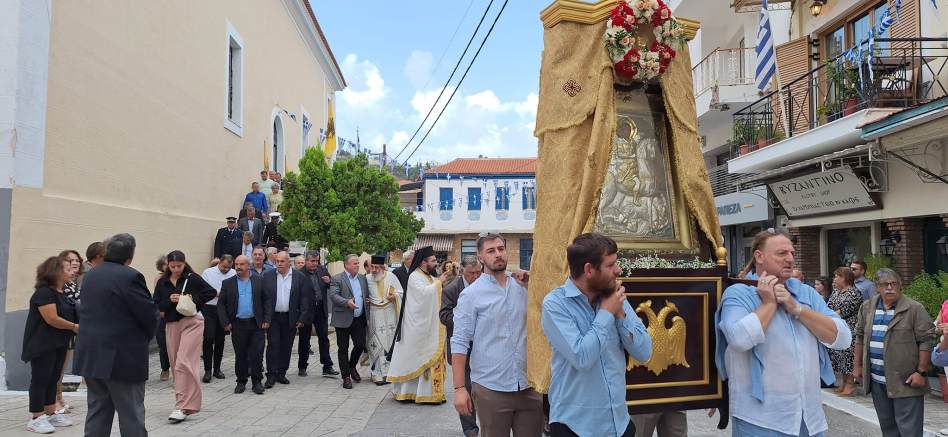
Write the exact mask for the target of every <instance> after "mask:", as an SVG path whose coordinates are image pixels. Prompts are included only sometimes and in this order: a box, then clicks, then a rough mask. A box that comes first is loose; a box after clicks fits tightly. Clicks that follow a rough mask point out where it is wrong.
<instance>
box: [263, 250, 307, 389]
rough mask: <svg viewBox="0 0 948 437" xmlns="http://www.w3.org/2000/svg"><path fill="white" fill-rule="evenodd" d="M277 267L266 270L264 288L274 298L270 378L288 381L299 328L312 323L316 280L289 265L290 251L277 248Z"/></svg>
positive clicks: (269, 343)
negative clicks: (287, 372)
mask: <svg viewBox="0 0 948 437" xmlns="http://www.w3.org/2000/svg"><path fill="white" fill-rule="evenodd" d="M275 259H276V269H273V270H266V271H264V273H263V291H264V293H267V294H268V295H269V296H270V297H271V298H272V302H274V309H273V320H272V322H271V324H270V329H268V330H267V382H266V383H265V384H264V387H266V388H273V385H274V382H279V383H280V384H289V383H290V380H288V379H286V371H287V370H289V368H290V356H291V355H292V353H293V340H294V337H295V336H296V331H297V330H298V329H299V328H301V327H303V326H306V325H307V324H308V323H312V317H313V314H312V312H311V311H310V308H311V307H312V303H311V299H313V298H314V296H315V293H316V292H315V291H313V284H312V283H311V282H310V281H309V280H308V279H307V278H306V277H305V276H303V274H302V273H300V271H299V270H294V269H293V268H292V266H291V265H290V255H289V254H288V253H286V252H278V253H277V254H276V256H275Z"/></svg>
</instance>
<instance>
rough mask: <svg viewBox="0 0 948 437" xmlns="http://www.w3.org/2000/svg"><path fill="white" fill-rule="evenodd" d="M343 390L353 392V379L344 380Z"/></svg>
mask: <svg viewBox="0 0 948 437" xmlns="http://www.w3.org/2000/svg"><path fill="white" fill-rule="evenodd" d="M342 388H345V389H349V390H352V378H349V377H345V378H342Z"/></svg>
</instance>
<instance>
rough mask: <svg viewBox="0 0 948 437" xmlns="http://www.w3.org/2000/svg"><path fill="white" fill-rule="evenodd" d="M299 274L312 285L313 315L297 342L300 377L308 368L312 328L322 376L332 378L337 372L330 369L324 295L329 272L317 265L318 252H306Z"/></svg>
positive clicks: (326, 304) (326, 301) (327, 304)
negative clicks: (317, 346)
mask: <svg viewBox="0 0 948 437" xmlns="http://www.w3.org/2000/svg"><path fill="white" fill-rule="evenodd" d="M300 273H302V274H303V275H305V276H306V278H307V279H309V282H310V284H312V285H313V291H314V294H313V299H312V301H313V304H312V306H310V309H311V310H312V312H313V313H312V314H313V317H312V319H313V323H311V324H307V325H306V326H304V327H302V328H300V340H299V348H298V352H299V356H300V359H299V368H300V372H299V375H300V376H306V368H307V367H309V351H310V345H309V339H310V338H311V337H312V335H313V328H314V327H315V329H316V338H317V341H318V342H319V362H320V364H322V365H323V376H324V377H327V378H332V377H334V376H336V375H338V374H339V372H338V371H337V370H335V369H333V368H332V365H333V363H332V356H331V355H330V354H329V308H330V302H329V298H328V297H327V295H326V292H327V291H328V290H329V282H330V276H329V270H326V267H325V266H323V265H322V264H320V263H319V252H318V251H315V250H313V251H309V252H306V265H305V266H304V267H303V268H302V269H300Z"/></svg>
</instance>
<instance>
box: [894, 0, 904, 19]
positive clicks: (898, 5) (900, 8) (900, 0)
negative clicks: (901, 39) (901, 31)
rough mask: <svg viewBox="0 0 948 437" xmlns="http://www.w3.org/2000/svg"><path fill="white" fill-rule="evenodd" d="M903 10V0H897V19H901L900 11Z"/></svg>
mask: <svg viewBox="0 0 948 437" xmlns="http://www.w3.org/2000/svg"><path fill="white" fill-rule="evenodd" d="M901 10H902V0H895V19H896V20H898V19H899V11H901Z"/></svg>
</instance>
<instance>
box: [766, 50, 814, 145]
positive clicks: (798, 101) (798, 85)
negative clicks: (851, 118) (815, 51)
mask: <svg viewBox="0 0 948 437" xmlns="http://www.w3.org/2000/svg"><path fill="white" fill-rule="evenodd" d="M774 51H775V52H776V55H777V74H779V75H780V84H781V85H782V86H787V85H790V84H791V82H792V85H790V93H789V94H788V93H787V92H786V91H784V92H783V93H782V94H783V96H782V97H783V98H784V99H785V100H784V102H783V104H784V105H785V107H781V105H780V100H779V99H780V97H781V96H780V95H779V94H775V95H774V96H773V101H772V102H771V103H772V105H773V108H774V114H777V115H776V116H775V117H774V123H773V125H774V129H783V121H784V120H783V118H784V117H783V114H782V113H781V112H782V111H786V113H787V114H789V115H788V117H789V121H790V130H792V131H793V133H794V134H797V133H800V132H806V131H807V130H809V129H810V123H809V121H810V113H811V110H810V109H811V108H810V105H811V103H810V92H809V91H810V90H809V86H810V81H809V80H806V79H804V80H800V81H797V82H793V81H795V80H797V79H799V78H800V77H802V76H804V75H806V74H807V73H808V72H809V71H810V40H809V39H808V38H807V37H801V38H797V39H795V40H793V41H788V42H786V43H783V44H780V45H778V46H776V47H774Z"/></svg>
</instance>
